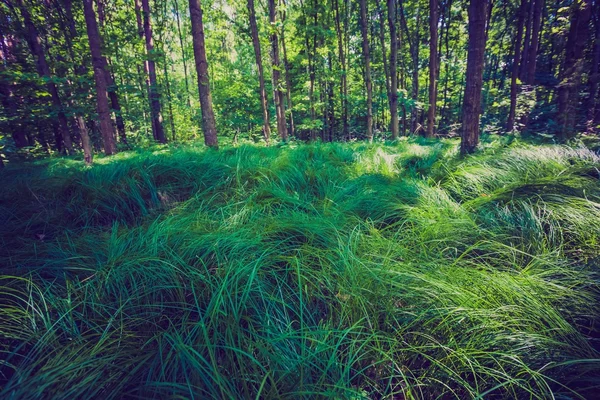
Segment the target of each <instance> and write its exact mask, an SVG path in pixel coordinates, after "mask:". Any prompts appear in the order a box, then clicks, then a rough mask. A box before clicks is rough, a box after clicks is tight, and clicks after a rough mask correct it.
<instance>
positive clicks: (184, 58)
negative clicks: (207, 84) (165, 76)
mask: <svg viewBox="0 0 600 400" xmlns="http://www.w3.org/2000/svg"><path fill="white" fill-rule="evenodd" d="M177 3H178V0H173V5H174V9H175V19H176V20H177V33H178V35H179V46H181V59H182V61H183V76H184V78H185V100H186V103H187V106H188V107H191V106H192V104H191V102H190V86H189V83H188V69H187V60H186V57H185V46H184V42H183V35H182V33H181V18H180V16H179V5H178V4H177Z"/></svg>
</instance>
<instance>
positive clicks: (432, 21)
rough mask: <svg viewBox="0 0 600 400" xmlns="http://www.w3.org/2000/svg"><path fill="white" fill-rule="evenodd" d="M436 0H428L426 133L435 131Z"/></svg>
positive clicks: (431, 135)
mask: <svg viewBox="0 0 600 400" xmlns="http://www.w3.org/2000/svg"><path fill="white" fill-rule="evenodd" d="M438 22H439V16H438V0H429V110H428V112H427V135H426V136H428V137H433V135H434V133H435V108H436V103H437V80H438V58H437V44H438Z"/></svg>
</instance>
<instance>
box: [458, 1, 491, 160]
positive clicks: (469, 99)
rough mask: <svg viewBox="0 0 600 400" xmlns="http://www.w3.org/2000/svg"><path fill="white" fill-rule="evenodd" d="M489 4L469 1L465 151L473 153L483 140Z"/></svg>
mask: <svg viewBox="0 0 600 400" xmlns="http://www.w3.org/2000/svg"><path fill="white" fill-rule="evenodd" d="M487 6H488V4H487V0H471V1H470V2H469V53H468V56H467V72H466V80H467V82H466V87H465V95H464V97H463V111H462V140H461V143H460V151H461V154H467V153H472V152H473V151H474V150H475V148H476V147H477V143H478V142H479V116H480V114H481V89H482V87H483V64H484V63H483V61H484V55H485V26H486V15H487Z"/></svg>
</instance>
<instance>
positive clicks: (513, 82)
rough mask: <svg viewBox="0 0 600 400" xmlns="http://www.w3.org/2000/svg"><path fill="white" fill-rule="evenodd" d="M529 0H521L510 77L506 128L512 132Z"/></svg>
mask: <svg viewBox="0 0 600 400" xmlns="http://www.w3.org/2000/svg"><path fill="white" fill-rule="evenodd" d="M526 8H527V0H521V5H520V6H519V10H518V17H517V37H516V38H515V40H516V42H515V51H514V58H513V65H512V72H511V79H510V111H509V112H508V120H507V121H506V130H507V131H508V132H512V131H513V130H514V129H515V114H516V110H517V89H518V88H517V78H518V77H519V62H520V60H521V39H522V38H523V24H524V22H525V10H526Z"/></svg>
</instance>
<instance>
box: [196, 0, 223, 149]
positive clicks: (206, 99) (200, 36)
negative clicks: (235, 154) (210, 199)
mask: <svg viewBox="0 0 600 400" xmlns="http://www.w3.org/2000/svg"><path fill="white" fill-rule="evenodd" d="M189 4H190V19H191V21H192V39H193V44H194V59H195V62H196V72H197V74H198V93H199V96H200V108H201V111H202V130H203V132H204V143H205V144H206V145H207V146H209V147H214V148H218V147H219V141H218V139H217V128H216V125H215V114H214V111H213V107H212V96H211V94H210V80H209V75H208V61H207V60H206V45H205V44H204V25H203V23H202V7H201V5H200V0H189Z"/></svg>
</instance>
